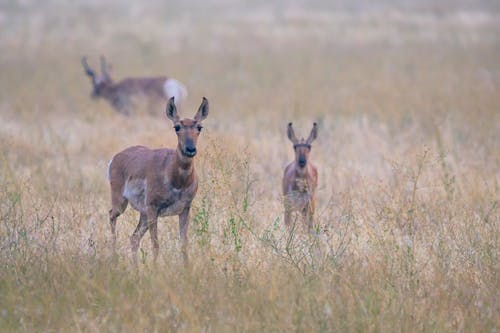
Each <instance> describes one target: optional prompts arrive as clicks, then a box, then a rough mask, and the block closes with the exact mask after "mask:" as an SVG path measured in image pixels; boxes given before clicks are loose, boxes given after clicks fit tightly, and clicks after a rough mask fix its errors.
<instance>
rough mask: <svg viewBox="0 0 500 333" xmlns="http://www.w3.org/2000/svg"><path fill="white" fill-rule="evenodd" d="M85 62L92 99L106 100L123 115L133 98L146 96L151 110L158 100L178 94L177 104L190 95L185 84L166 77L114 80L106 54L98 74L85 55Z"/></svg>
mask: <svg viewBox="0 0 500 333" xmlns="http://www.w3.org/2000/svg"><path fill="white" fill-rule="evenodd" d="M82 65H83V68H84V69H85V73H86V74H87V75H88V76H89V77H90V80H91V83H92V93H91V96H92V98H94V99H97V98H99V97H102V98H104V99H106V100H107V101H108V102H109V103H111V105H112V106H113V108H114V109H115V110H116V111H118V112H120V113H122V114H124V115H128V114H130V111H131V109H132V108H133V100H132V99H133V98H134V97H145V98H146V99H147V100H148V103H149V108H150V111H151V110H153V109H154V108H153V107H154V105H155V104H158V102H162V103H164V102H166V101H167V100H168V99H169V98H171V97H175V101H176V103H177V104H180V103H181V102H182V100H184V99H185V98H186V96H187V90H186V88H185V87H184V85H183V84H182V83H180V82H179V81H177V80H174V79H171V78H167V77H164V76H160V77H135V78H126V79H123V80H121V81H120V82H117V83H115V82H113V80H112V79H111V76H110V74H109V70H108V65H107V63H106V59H105V58H104V57H101V75H97V74H96V73H95V71H94V70H93V69H92V68H90V66H89V65H88V63H87V58H86V57H83V58H82Z"/></svg>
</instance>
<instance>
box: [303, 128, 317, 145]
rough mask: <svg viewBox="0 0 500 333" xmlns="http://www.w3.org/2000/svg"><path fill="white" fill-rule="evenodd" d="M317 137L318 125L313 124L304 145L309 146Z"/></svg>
mask: <svg viewBox="0 0 500 333" xmlns="http://www.w3.org/2000/svg"><path fill="white" fill-rule="evenodd" d="M317 137H318V124H316V123H314V125H313V128H312V130H311V134H309V137H308V138H307V140H306V143H307V144H309V145H310V144H311V143H312V142H313V141H314V140H316V138H317Z"/></svg>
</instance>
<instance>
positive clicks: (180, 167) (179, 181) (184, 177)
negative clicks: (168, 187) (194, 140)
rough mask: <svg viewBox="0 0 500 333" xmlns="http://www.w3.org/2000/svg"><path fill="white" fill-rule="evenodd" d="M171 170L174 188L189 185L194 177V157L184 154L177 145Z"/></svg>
mask: <svg viewBox="0 0 500 333" xmlns="http://www.w3.org/2000/svg"><path fill="white" fill-rule="evenodd" d="M172 172H173V177H172V183H173V184H174V186H175V187H176V188H182V187H187V186H189V185H191V183H192V182H193V179H194V158H189V157H186V156H184V155H183V154H182V152H181V150H180V148H179V147H177V150H176V154H175V161H174V164H173V170H172Z"/></svg>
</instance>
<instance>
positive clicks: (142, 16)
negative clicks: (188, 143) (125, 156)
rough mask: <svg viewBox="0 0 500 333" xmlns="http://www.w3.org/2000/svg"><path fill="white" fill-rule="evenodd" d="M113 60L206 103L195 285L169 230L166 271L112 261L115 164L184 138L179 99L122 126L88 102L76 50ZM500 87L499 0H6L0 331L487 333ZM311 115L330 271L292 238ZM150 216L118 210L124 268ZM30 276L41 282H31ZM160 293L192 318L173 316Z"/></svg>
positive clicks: (2, 18)
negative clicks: (297, 162)
mask: <svg viewBox="0 0 500 333" xmlns="http://www.w3.org/2000/svg"><path fill="white" fill-rule="evenodd" d="M101 55H104V56H105V57H106V58H107V60H108V62H109V63H110V64H111V67H112V68H111V75H112V77H113V78H114V80H115V81H119V80H121V79H122V78H126V77H137V76H163V75H165V76H169V77H173V78H175V79H177V80H179V81H181V82H182V83H184V84H185V86H186V87H187V90H188V93H189V95H188V99H187V101H186V103H185V105H184V106H183V108H182V110H181V116H183V117H191V116H193V115H194V113H195V111H196V110H197V108H198V106H199V104H200V102H201V98H202V96H206V97H207V98H208V100H209V102H210V114H209V117H208V118H207V120H206V121H205V122H204V128H205V129H204V131H203V133H202V135H201V137H200V140H199V146H200V149H199V151H200V153H199V155H198V156H197V160H196V166H197V172H198V174H199V176H200V189H199V192H198V195H197V197H196V199H195V201H194V204H193V212H192V228H191V230H192V231H191V233H190V239H191V243H192V244H193V245H192V248H191V255H192V258H194V259H193V262H194V263H195V267H196V268H195V269H194V270H193V271H192V272H191V273H190V274H192V275H190V277H191V278H190V279H188V280H185V278H184V277H185V275H183V271H182V270H181V271H179V270H178V269H176V267H177V268H178V266H179V265H180V260H179V256H178V253H179V244H178V226H177V222H176V220H175V219H174V218H166V219H164V220H165V221H164V222H165V223H162V222H160V226H159V230H160V244H161V245H160V247H161V256H162V258H163V264H165V265H163V266H161V267H162V269H163V272H162V273H161V274H159V273H158V272H157V273H158V274H159V275H156V276H154V277H153V278H152V279H153V280H152V281H149V280H141V284H140V285H141V287H140V288H134V287H130V285H133V286H135V283H136V282H137V281H135V280H133V278H132V277H130V276H129V275H128V274H127V273H126V272H129V269H130V267H129V266H128V265H125V267H122V266H119V267H115V266H113V265H111V266H110V263H109V261H108V260H110V259H109V258H110V257H111V256H110V250H109V237H110V234H109V230H108V222H107V219H108V215H107V214H108V213H107V212H108V210H109V208H110V207H109V188H108V184H107V182H106V179H105V174H106V166H107V163H108V161H109V159H110V158H111V157H112V156H113V155H114V154H115V153H116V152H118V151H120V150H122V149H124V148H125V147H127V146H131V145H137V144H141V145H146V146H149V147H174V146H175V145H176V142H177V141H176V137H175V134H174V131H173V130H172V128H171V126H172V125H171V123H170V121H168V120H167V119H166V117H165V116H164V106H159V107H158V111H157V113H155V114H153V115H151V114H149V113H148V112H147V111H146V110H145V106H144V105H141V104H139V105H137V108H136V109H135V110H134V114H133V115H132V116H130V117H125V116H123V115H120V114H118V113H117V112H116V111H115V110H113V108H112V107H111V106H110V105H109V104H108V103H107V102H106V101H104V100H92V99H91V98H90V93H91V85H90V82H89V78H88V77H87V76H85V74H84V70H83V68H82V66H81V63H80V59H81V57H82V56H87V57H88V61H89V63H90V64H91V65H92V66H93V67H94V68H99V56H101ZM499 84H500V2H499V1H495V0H477V1H473V0H453V1H452V0H440V1H428V0H421V1H416V0H414V1H412V0H385V1H369V0H360V1H326V0H313V1H227V0H211V1H200V0H187V1H159V0H158V1H141V2H138V1H128V0H127V1H118V0H116V1H96V0H87V1H79V0H77V1H61V0H46V1H30V0H21V1H7V0H0V163H1V164H0V165H1V168H0V202H1V204H0V214H1V217H2V222H1V223H2V224H1V225H0V248H1V249H2V251H1V254H0V257H1V263H2V266H3V267H8V269H5V270H2V272H0V278H1V279H0V281H4V283H3V284H2V283H0V294H3V295H6V296H5V297H2V298H3V301H2V299H0V307H2V309H5V311H7V312H5V313H8V314H9V315H6V316H3V317H2V316H1V315H0V327H2V325H1V324H2V323H3V325H5V326H4V327H7V328H9V329H12V330H18V329H20V328H21V329H24V330H27V331H30V330H31V331H33V328H42V330H44V329H45V330H61V329H64V328H68V327H74V326H73V325H82V326H80V327H83V329H84V330H85V329H87V330H90V331H93V330H101V331H102V330H103V329H104V330H105V328H107V329H109V330H118V331H120V330H145V329H147V328H151V327H153V330H154V328H155V327H156V328H157V329H158V327H170V329H172V330H178V329H179V328H182V327H184V329H185V330H188V331H193V330H195V331H196V330H208V331H209V330H210V329H214V330H215V331H220V330H222V331H224V330H231V329H237V330H238V329H240V330H257V331H259V330H260V331H262V330H264V331H265V330H267V329H266V328H269V327H271V328H274V329H271V330H278V331H280V330H281V331H291V330H303V331H319V330H321V329H323V330H330V329H333V330H335V329H336V330H340V331H352V330H358V331H379V330H381V331H388V330H389V331H390V330H391V329H392V330H396V331H413V330H414V328H415V327H419V328H420V329H421V330H423V331H494V329H493V328H494V327H497V328H498V311H496V310H498V297H496V299H495V295H498V288H499V285H498V278H495V275H496V276H497V277H498V271H499V266H498V263H499V262H500V260H498V253H499V252H498V236H499V230H500V229H499V228H498V220H499V212H498V199H499V196H498V194H499V181H500V137H499V133H500V93H499ZM315 121H316V122H318V124H319V136H318V139H317V141H316V142H314V144H313V148H312V153H311V159H312V162H313V163H314V164H316V165H317V167H318V169H319V189H318V209H317V223H318V225H319V227H320V229H321V230H323V231H322V232H321V236H320V237H319V238H318V239H321V242H322V243H321V244H323V245H322V246H323V247H322V249H323V250H321V251H322V252H321V253H322V255H321V256H320V257H321V258H322V259H321V260H320V262H319V263H318V262H317V260H319V259H317V258H318V257H317V256H316V255H315V254H314V255H313V254H311V252H310V251H309V250H310V248H309V244H310V242H308V241H306V240H304V239H302V238H300V237H299V240H300V239H301V240H300V241H299V245H297V247H296V248H295V249H296V252H294V253H295V254H294V253H292V254H290V252H289V251H288V249H289V248H288V245H289V244H285V243H286V242H285V240H284V238H280V237H282V232H283V228H282V214H283V209H282V202H281V177H282V174H283V169H284V167H285V166H286V165H287V163H289V162H290V161H292V160H293V156H294V155H293V149H292V146H291V143H290V142H289V141H288V139H287V138H286V125H287V123H288V122H293V123H294V127H295V131H296V133H297V135H298V136H304V137H306V136H307V135H308V133H309V131H310V129H311V126H312V123H313V122H315ZM137 219H138V216H137V214H136V212H133V211H132V210H130V209H129V210H128V211H127V212H126V213H125V214H124V215H123V216H122V217H121V218H120V220H119V223H118V231H119V250H118V252H119V254H120V256H121V257H128V255H129V249H128V244H129V243H128V237H129V236H130V234H131V233H132V231H133V229H134V227H135V225H136V223H137ZM280 235H281V236H280ZM256 236H258V237H256ZM263 239H265V240H266V242H267V243H266V242H263V241H262V240H263ZM269 244H271V245H269ZM141 246H142V250H141V253H142V256H143V257H142V258H143V259H144V260H143V261H144V263H145V264H144V265H145V267H148V266H147V263H148V262H149V256H148V254H149V253H150V243H149V235H146V236H145V237H144V239H143V241H142V245H141ZM285 248H286V250H285ZM280 251H281V252H280ZM54 254H60V255H61V257H57V256H55V255H54ZM387 254H390V255H387ZM121 257H120V258H121ZM54 258H55V259H54ZM207 258H210V259H211V260H210V261H208V259H207ZM122 259H123V258H122ZM96 262H98V263H101V264H102V267H101V266H99V264H96ZM125 262H127V261H126V260H125ZM48 267H54V268H53V270H52V271H51V270H50V269H48ZM109 267H114V270H111V273H109V274H111V275H106V274H108V273H107V272H108V271H107V268H109ZM141 267H142V266H141ZM20 272H23V273H22V274H21V273H20ZM60 272H64V274H62V273H61V274H60V275H59V273H60ZM89 272H90V273H89ZM124 272H125V273H124ZM87 273H88V275H87ZM19 274H21V275H22V276H23V277H22V281H24V282H23V283H25V284H29V285H41V286H42V287H44V288H40V289H37V288H30V290H29V291H28V290H27V291H25V293H24V292H19V291H17V287H15V286H17V285H18V283H19V276H20V275H19ZM118 277H120V278H118ZM205 277H207V281H208V282H206V281H205V280H204V279H205ZM304 278H305V279H306V280H308V281H315V282H311V284H308V283H304ZM129 279H132V280H129ZM51 281H56V282H57V286H58V287H57V288H51V287H50V286H51V283H55V282H51ZM82 281H83V282H82ZM148 281H149V282H148ZM172 281H175V283H176V287H177V286H179V288H180V289H181V290H182V292H179V293H178V294H176V290H175V288H173V287H172V285H171V283H173V282H172ZM204 281H205V282H204ZM214 281H216V282H214ZM342 281H344V282H345V281H350V284H349V285H347V284H346V283H344V282H342ZM129 283H130V284H129ZM113 284H117V285H119V286H121V287H124V288H129V289H127V290H129V291H130V294H128V296H129V297H130V299H133V300H134V301H135V302H137V303H138V304H143V305H144V304H146V303H147V304H150V305H151V307H152V308H151V309H150V308H148V306H145V307H141V308H139V309H138V310H137V311H135V312H134V307H133V306H132V305H131V304H134V303H131V302H128V301H127V300H125V301H123V299H122V298H121V294H120V291H119V290H120V289H119V288H116V290H115V289H113V288H112V285H113ZM75 285H79V286H80V285H81V286H82V288H75V287H74V286H75ZM101 285H102V286H105V287H103V288H104V290H105V291H107V290H115V291H114V292H110V293H104V292H102V290H101V289H100V288H101V287H100V286H101ZM158 285H159V286H161V288H160V289H161V290H162V292H157V289H156V286H158ZM127 286H128V287H127ZM108 287H109V289H106V288H108ZM2 288H3V289H2ZM141 288H142V289H141ZM54 290H57V292H56V291H54ZM144 290H145V292H143V291H144ZM318 290H321V291H322V292H318ZM494 290H497V292H495V291H494ZM78 293H80V294H78ZM200 293H201V294H204V295H207V296H206V297H205V298H199V297H198V295H199V294H200ZM167 294H168V295H169V296H168V299H169V302H170V303H169V304H170V305H171V304H172V303H175V304H176V306H177V308H176V309H177V310H171V311H173V312H169V313H170V314H169V315H166V317H161V316H160V317H159V315H160V314H158V313H156V312H155V311H154V309H155V306H159V307H162V306H164V304H163V303H162V302H164V300H165V299H167V298H166V297H167V296H166V295H167ZM78 295H79V296H78ZM81 295H84V296H81ZM176 295H177V296H176ZM176 297H177V298H176ZM81 299H86V300H89V302H88V303H86V302H85V301H83V302H82V303H78V302H80V301H77V300H81ZM96 299H97V300H96ZM144 299H148V300H149V303H148V302H144ZM228 299H231V301H228ZM20 300H21V301H20ZM299 300H302V303H300V302H299ZM247 301H248V302H250V303H247ZM280 301H281V302H282V303H283V304H295V305H294V306H293V307H287V306H280V305H279V304H281V303H280ZM75 302H76V303H78V304H80V305H79V309H80V310H81V311H80V310H78V311H76V310H75V311H73V312H71V311H72V309H74V307H73V305H74V304H75ZM299 303H300V304H299ZM95 304H104V305H105V306H109V308H110V309H115V310H116V312H109V313H108V312H106V313H107V314H106V315H104V314H103V313H104V312H102V311H103V309H104V308H105V306H102V307H101V306H96V305H95ZM248 304H251V306H252V309H253V310H255V309H260V307H262V309H264V310H262V311H261V312H259V313H258V314H255V312H252V311H253V310H252V311H250V312H249V310H248V308H247V307H246V306H248ZM269 304H272V306H271V310H269V307H270V305H269ZM170 305H169V306H170ZM495 309H496V310H495ZM115 310H113V311H115ZM0 311H3V310H0ZM68 311H70V312H71V313H70V314H68ZM169 311H170V310H169ZM176 311H177V312H176ZM1 313H4V312H0V314H1ZM172 313H174V314H173V315H172ZM221 313H222V314H223V315H221ZM247 313H248V314H252V313H253V316H254V317H252V315H248V316H247ZM495 313H497V314H496V315H495ZM35 314H36V315H35ZM58 314H60V315H58ZM68 317H69V318H72V319H67V318H68ZM124 318H132V319H135V320H136V321H134V320H131V321H128V322H127V321H126V320H125V324H123V325H124V326H116V325H115V324H116V323H117V322H120V320H124ZM172 318H173V319H172ZM207 318H208V319H207ZM242 318H244V319H242ZM256 318H257V319H256ZM284 318H285V319H286V320H285V319H284ZM429 318H431V320H428V319H429ZM450 318H451V319H450ZM182 323H184V324H182ZM186 323H188V324H186ZM321 323H324V324H325V325H326V326H321V325H322V324H321ZM163 324H165V325H167V326H161V325H163ZM168 325H171V326H168ZM182 325H184V326H182ZM186 325H187V326H186ZM189 325H191V326H189ZM259 325H264V326H259ZM419 325H420V326H419ZM37 330H38V329H37Z"/></svg>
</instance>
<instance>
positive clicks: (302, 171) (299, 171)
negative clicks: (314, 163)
mask: <svg viewBox="0 0 500 333" xmlns="http://www.w3.org/2000/svg"><path fill="white" fill-rule="evenodd" d="M307 169H308V166H305V167H304V168H301V167H299V166H298V164H297V163H296V164H295V177H297V178H306V177H307Z"/></svg>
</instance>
